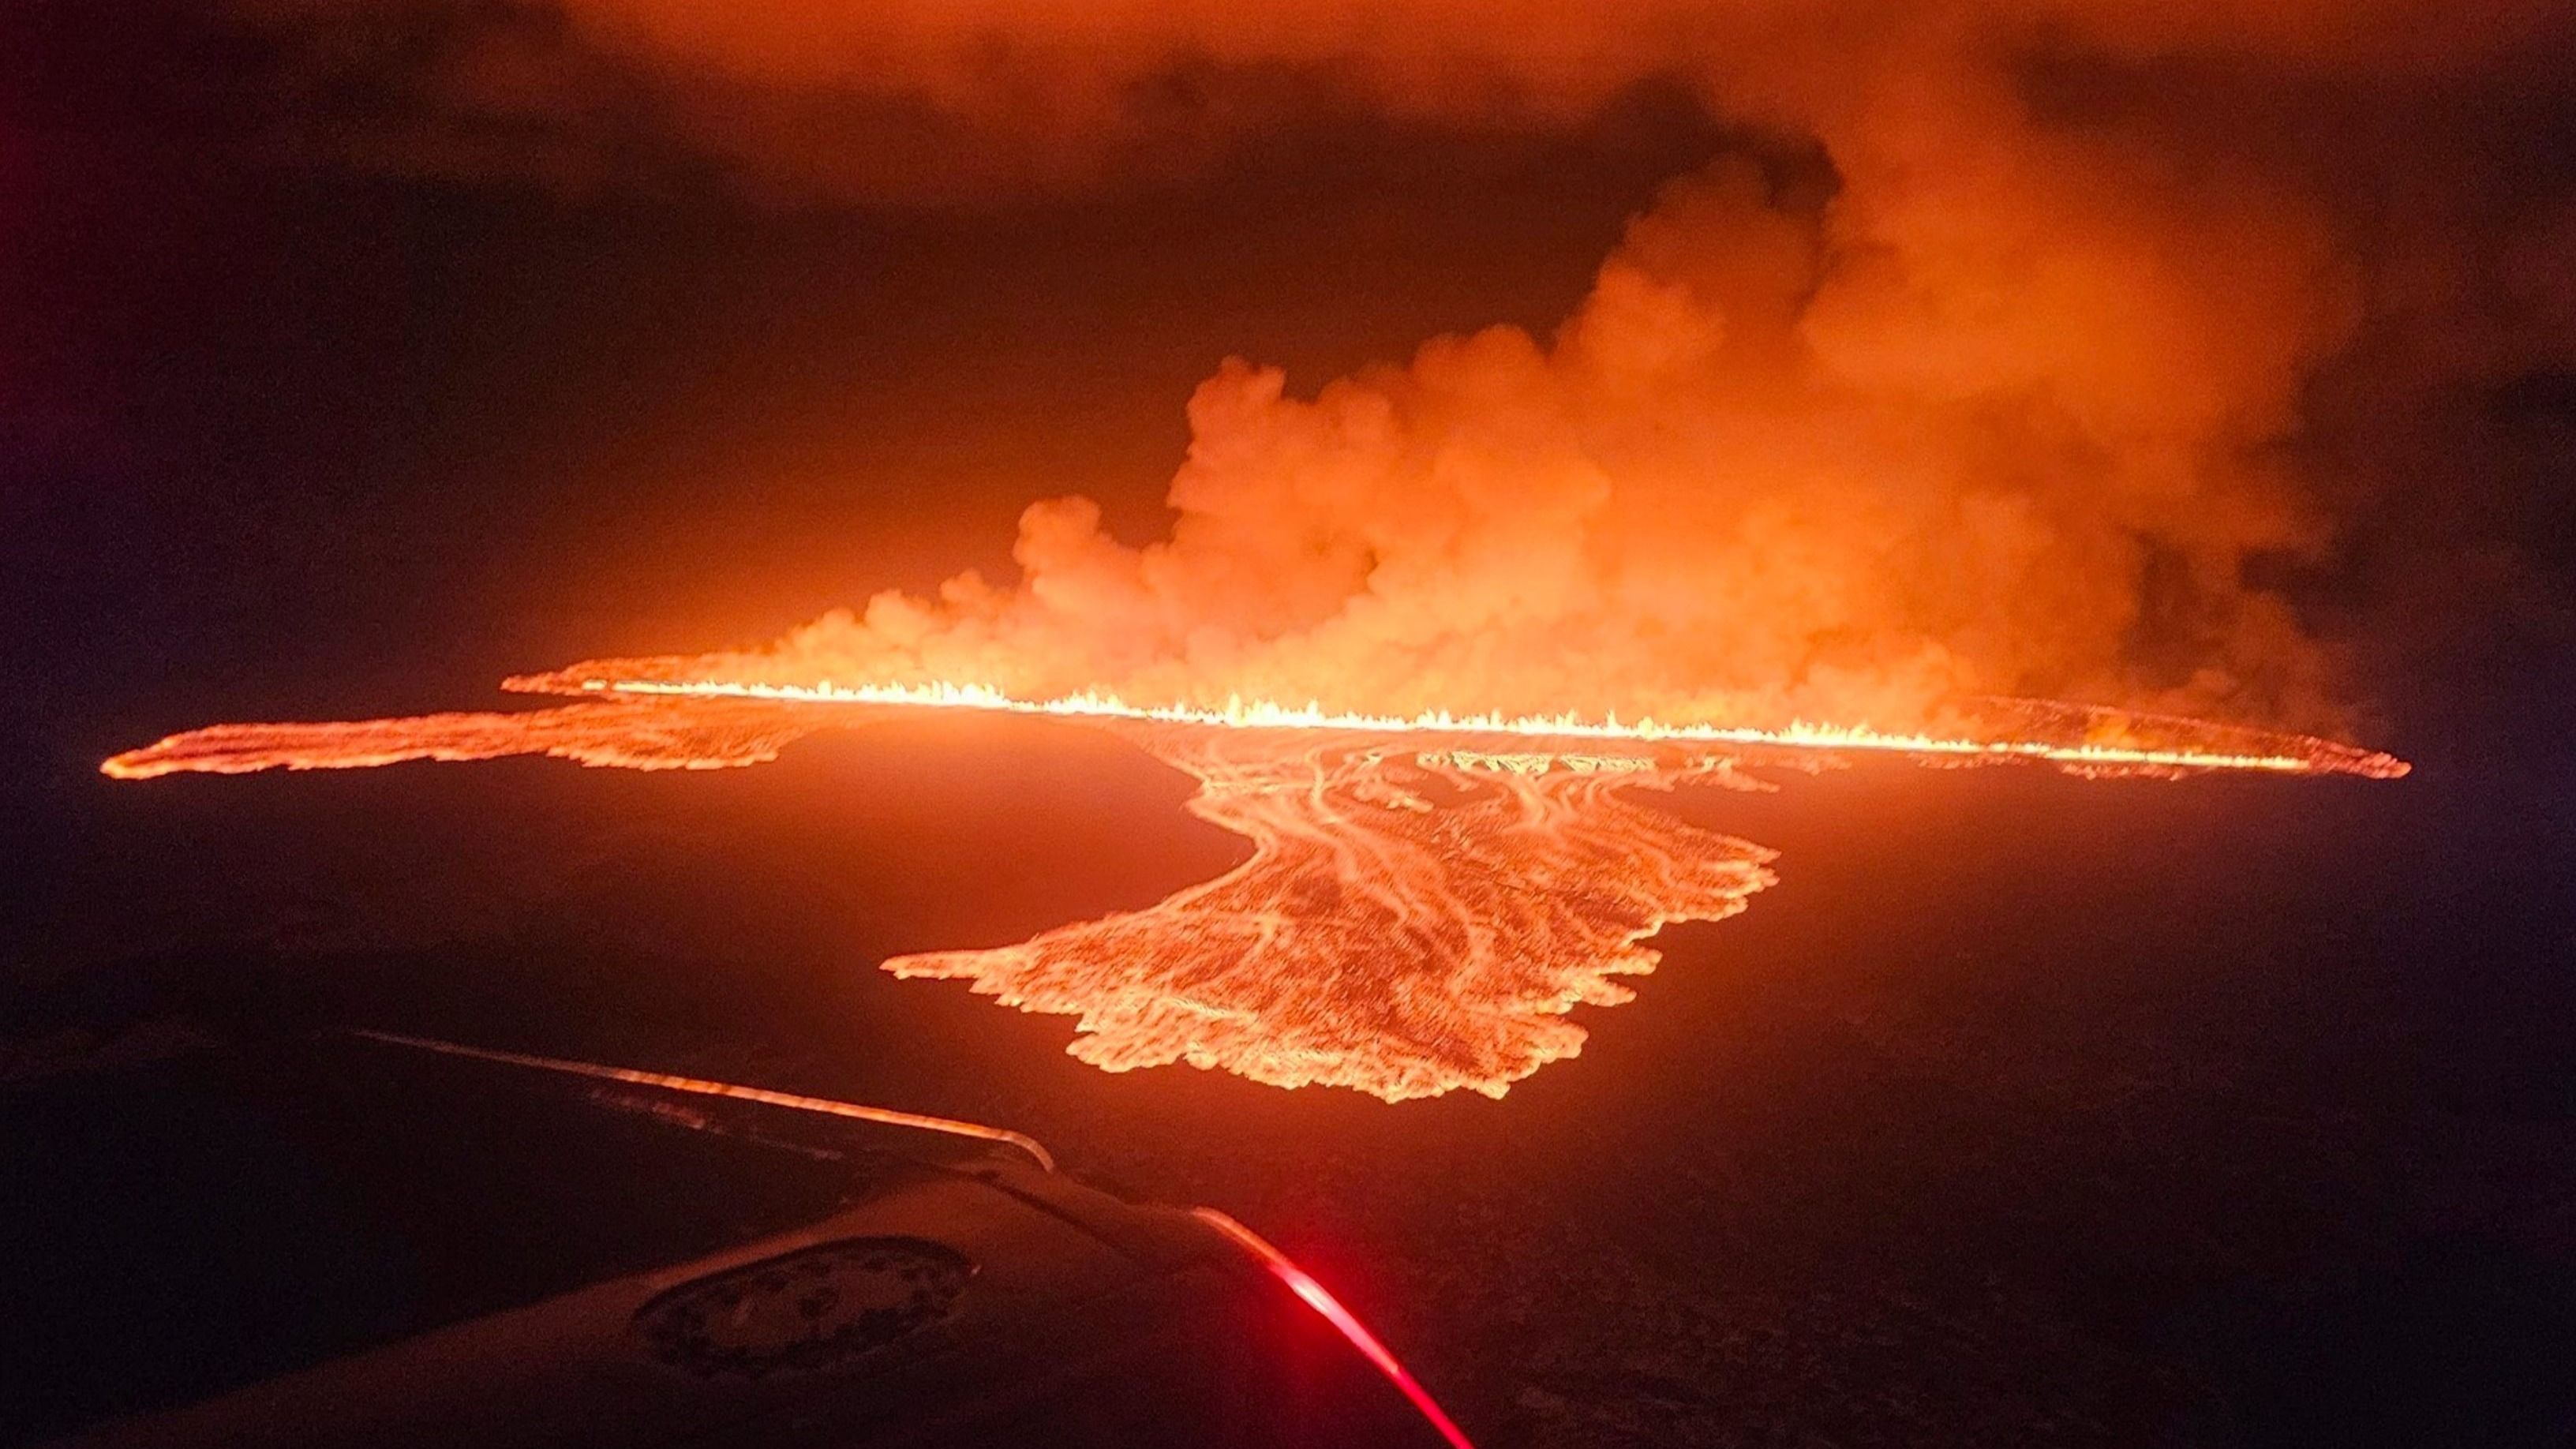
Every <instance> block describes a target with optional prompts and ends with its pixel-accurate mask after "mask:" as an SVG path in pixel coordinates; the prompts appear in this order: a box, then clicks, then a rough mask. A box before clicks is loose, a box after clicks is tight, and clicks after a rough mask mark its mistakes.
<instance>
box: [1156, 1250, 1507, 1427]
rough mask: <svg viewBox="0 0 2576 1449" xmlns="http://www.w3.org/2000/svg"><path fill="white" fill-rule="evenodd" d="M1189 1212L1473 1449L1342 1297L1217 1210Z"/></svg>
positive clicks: (1425, 1414) (1434, 1423)
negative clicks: (1232, 1243)
mask: <svg viewBox="0 0 2576 1449" xmlns="http://www.w3.org/2000/svg"><path fill="white" fill-rule="evenodd" d="M1190 1213H1191V1215H1192V1216H1194V1217H1196V1218H1197V1219H1198V1220H1199V1221H1200V1222H1203V1223H1206V1224H1207V1225H1208V1226H1209V1227H1212V1228H1214V1229H1216V1230H1217V1231H1218V1232H1220V1233H1223V1234H1225V1235H1226V1236H1227V1237H1229V1238H1232V1239H1233V1240H1234V1241H1235V1242H1236V1243H1237V1244H1239V1245H1241V1246H1242V1248H1243V1250H1244V1251H1245V1252H1247V1253H1250V1254H1251V1255H1252V1256H1254V1257H1256V1258H1258V1259H1260V1260H1261V1266H1263V1267H1265V1268H1267V1269H1269V1270H1270V1275H1271V1276H1272V1277H1274V1278H1277V1279H1278V1280H1279V1281H1280V1282H1282V1283H1285V1284H1287V1285H1288V1288H1289V1291H1291V1292H1293V1293H1295V1294H1296V1295H1297V1296H1298V1297H1299V1298H1301V1299H1303V1300H1305V1303H1306V1306H1307V1307H1309V1308H1312V1309H1314V1310H1315V1311H1316V1312H1317V1313H1320V1314H1322V1315H1323V1316H1324V1321H1325V1322H1327V1323H1330V1324H1331V1325H1333V1327H1334V1328H1335V1329H1337V1330H1339V1331H1340V1333H1341V1335H1342V1337H1344V1338H1346V1339H1348V1340H1350V1344H1351V1347H1353V1348H1355V1349H1358V1350H1359V1351H1360V1356H1361V1357H1362V1358H1365V1359H1367V1360H1368V1361H1369V1362H1370V1363H1373V1364H1376V1365H1377V1370H1378V1372H1379V1373H1382V1374H1384V1375H1386V1381H1387V1382H1388V1383H1391V1384H1393V1385H1395V1386H1396V1388H1397V1389H1399V1390H1401V1391H1402V1392H1403V1394H1404V1396H1405V1397H1406V1398H1407V1399H1410V1400H1412V1401H1413V1407H1414V1408H1416V1409H1418V1410H1420V1411H1421V1413H1422V1417H1423V1418H1425V1419H1428V1420H1429V1421H1431V1427H1433V1428H1435V1429H1437V1430H1439V1431H1440V1437H1442V1438H1444V1439H1446V1440H1448V1441H1449V1442H1450V1444H1452V1445H1453V1446H1455V1449H1476V1446H1475V1445H1474V1444H1473V1443H1470V1442H1469V1441H1468V1438H1467V1432H1466V1431H1465V1430H1463V1429H1461V1428H1459V1427H1458V1426H1457V1424H1456V1423H1454V1422H1453V1421H1452V1420H1451V1419H1450V1417H1449V1415H1448V1414H1447V1413H1445V1412H1444V1411H1442V1409H1441V1407H1440V1404H1439V1402H1438V1401H1437V1400H1435V1399H1433V1398H1432V1397H1431V1391H1430V1390H1428V1389H1426V1388H1424V1387H1423V1386H1422V1385H1421V1384H1420V1383H1418V1382H1416V1381H1415V1380H1414V1377H1413V1375H1412V1374H1410V1373H1408V1372H1406V1370H1405V1367H1404V1365H1403V1364H1401V1363H1399V1362H1397V1361H1396V1357H1395V1355H1394V1354H1392V1353H1390V1352H1388V1351H1387V1347H1386V1345H1385V1344H1382V1343H1380V1342H1378V1341H1377V1335H1376V1334H1374V1333H1371V1332H1369V1331H1368V1325H1367V1324H1365V1323H1362V1322H1360V1321H1359V1318H1358V1316H1357V1315H1355V1314H1353V1313H1352V1312H1351V1311H1350V1310H1349V1309H1347V1308H1344V1307H1343V1306H1342V1305H1341V1301H1340V1300H1339V1299H1337V1298H1335V1297H1333V1295H1332V1294H1331V1293H1330V1292H1328V1291H1326V1289H1325V1287H1324V1285H1323V1284H1321V1283H1318V1282H1316V1281H1315V1279H1314V1276H1313V1275H1312V1274H1310V1273H1308V1272H1307V1271H1306V1270H1305V1269H1303V1268H1300V1267H1298V1266H1297V1265H1296V1264H1295V1263H1293V1262H1291V1261H1290V1260H1289V1258H1288V1255H1287V1254H1285V1253H1283V1252H1281V1251H1279V1250H1278V1249H1277V1248H1274V1247H1272V1246H1271V1245H1270V1242H1269V1240H1268V1239H1266V1238H1264V1237H1262V1236H1261V1235H1260V1234H1259V1233H1256V1232H1254V1231H1253V1230H1252V1229H1250V1228H1247V1227H1245V1226H1244V1225H1243V1224H1241V1223H1239V1222H1236V1221H1235V1220H1234V1219H1232V1218H1230V1217H1227V1216H1226V1215H1225V1214H1223V1213H1221V1212H1218V1211H1217V1210H1216V1209H1215V1208H1192V1209H1190Z"/></svg>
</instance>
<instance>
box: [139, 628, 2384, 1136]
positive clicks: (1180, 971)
mask: <svg viewBox="0 0 2576 1449" xmlns="http://www.w3.org/2000/svg"><path fill="white" fill-rule="evenodd" d="M509 685H510V687H512V688H515V689H520V690H526V691H541V692H557V693H570V694H576V695H580V696H582V698H581V699H580V700H579V701H578V702H576V703H572V704H566V705H561V706H557V707H554V708H549V709H537V710H528V711H523V712H518V713H507V714H503V713H473V714H434V715H423V716H419V717H416V718H409V719H380V720H363V721H354V722H347V723H321V724H251V725H216V726H213V727H211V728H208V729H201V730H193V731H190V732H188V733H186V734H180V735H173V736H171V737H170V738H168V739H165V740H162V741H160V742H159V743H158V744H155V745H152V746H149V747H148V748H145V749H140V750H135V751H131V752H128V753H126V754H121V755H118V756H116V757H115V758H114V759H111V760H109V761H107V762H106V763H105V764H104V765H103V766H102V767H101V768H102V769H103V770H104V771H105V772H106V773H107V774H109V775H112V776H115V777H117V778H120V779H140V778H145V777H149V776H155V775H164V774H169V773H173V772H179V771H204V772H213V773H222V774H231V773H240V772H245V771H252V770H262V769H269V768H272V767H284V768H287V769H332V768H348V767H359V766H371V765H384V764H391V763H395V762H397V761H402V760H416V759H434V760H479V759H490V758H494V757H498V756H503V755H516V754H545V755H553V756H558V757H562V758H568V759H573V760H578V761H580V762H581V763H583V764H585V765H600V766H615V767H619V768H624V769H640V770H659V769H712V768H720V767H724V766H732V765H748V764H756V763H759V762H761V761H764V760H770V759H774V758H776V757H777V755H778V752H779V751H780V750H781V749H783V748H785V747H786V746H787V745H789V744H791V743H793V742H795V741H796V740H798V739H801V738H803V737H804V736H806V735H808V734H812V733H814V732H816V731H819V730H824V729H829V728H835V727H841V726H848V725H855V724H860V723H864V722H866V721H868V720H870V719H874V718H883V717H886V716H887V715H889V714H891V713H894V712H898V711H914V710H925V709H947V710H986V711H999V712H1005V713H1013V714H1037V715H1046V716H1052V717H1057V718H1062V719H1067V720H1071V721H1075V722H1079V723H1083V724H1086V725H1090V726H1093V727H1097V728H1102V729H1107V730H1111V731H1113V732H1115V733H1117V734H1119V735H1121V736H1123V737H1125V738H1127V739H1129V740H1131V741H1133V742H1134V743H1135V744H1137V745H1138V746H1140V747H1141V748H1143V749H1145V750H1146V751H1148V752H1150V753H1151V754H1153V755H1154V756H1155V757H1156V758H1158V759H1160V760H1162V761H1164V762H1165V763H1167V764H1170V765H1172V766H1173V767H1175V768H1177V769H1180V770H1182V771H1184V772H1186V773H1188V774H1189V775H1191V776H1192V777H1194V778H1195V779H1197V780H1198V782H1199V792H1198V794H1197V795H1196V796H1195V797H1194V798H1192V799H1191V801H1190V802H1189V809H1190V811H1191V812H1192V813H1193V814H1196V815H1198V816H1199V817H1200V818H1202V819H1205V820H1207V821H1209V822H1211V823H1213V824H1215V825H1218V826H1220V827H1222V828H1224V829H1226V830H1228V831H1231V832H1233V833H1234V834H1236V835H1239V836H1242V837H1243V838H1244V839H1246V840H1248V841H1250V842H1251V843H1252V847H1253V850H1252V856H1251V858H1250V859H1249V860H1247V861H1245V862H1244V863H1243V864H1242V865H1240V866H1238V867H1236V868H1235V869H1234V870H1232V871H1229V872H1227V873H1226V874H1225V875H1223V876H1221V877H1219V878H1217V879H1215V880H1211V881H1208V882H1205V883H1203V884H1200V885H1195V886H1191V887H1188V888H1186V889H1184V890H1181V891H1178V892H1176V893H1174V894H1173V895H1171V896H1169V897H1167V898H1165V899H1164V900H1162V901H1161V902H1159V903H1157V904H1155V905H1153V906H1150V907H1148V908H1146V909H1144V910H1141V911H1131V912H1122V913H1119V914H1115V915H1111V916H1108V917H1105V918H1103V919H1100V920H1096V921H1087V922H1079V923H1075V924H1071V925H1066V926H1061V927H1058V928H1056V929H1053V930H1049V931H1045V932H1042V933H1040V934H1039V935H1037V936H1036V937H1034V938H1032V939H1030V940H1028V941H1025V942H1022V943H1020V944H1018V945H1014V946H1003V947H999V948H995V949H991V950H978V951H934V952H926V953H922V954H918V955H911V956H900V957H896V958H894V959H892V960H889V961H887V962H885V963H884V966H885V969H886V970H888V971H891V972H893V973H894V974H895V975H898V976H907V977H911V976H929V977H953V978H961V979H964V980H966V981H968V982H970V983H971V985H972V986H973V989H974V990H976V991H979V992H983V993H986V994H988V995H992V996H994V997H996V998H998V999H999V1000H1001V1001H1002V1002H1003V1003H1005V1004H1007V1005H1012V1006H1017V1007H1020V1008H1021V1009H1023V1010H1026V1011H1037V1012H1050V1013H1057V1014H1062V1015H1067V1016H1072V1017H1074V1018H1075V1019H1076V1022H1075V1039H1074V1041H1073V1043H1072V1045H1071V1047H1070V1048H1069V1050H1070V1051H1071V1052H1072V1053H1073V1054H1074V1055H1075V1056H1077V1057H1079V1058H1081V1059H1082V1060H1084V1061H1087V1062H1090V1063H1092V1064H1093V1065H1095V1066H1098V1067H1101V1068H1103V1069H1104V1070H1108V1071H1113V1072H1115V1071H1125V1070H1128V1069H1130V1068H1133V1067H1145V1066H1160V1065H1164V1064H1167V1063H1171V1062H1176V1061H1186V1062H1189V1063H1190V1064H1192V1065H1194V1066H1200V1067H1221V1068H1223V1069H1225V1070H1227V1071H1231V1072H1236V1073H1239V1074H1241V1075H1243V1076H1246V1077H1249V1078H1251V1079H1253V1080H1255V1081H1259V1082H1266V1083H1269V1084H1272V1085H1275V1086H1281V1087H1299V1086H1306V1085H1309V1084H1324V1085H1331V1086H1343V1087H1352V1088H1356V1089H1358V1090H1360V1091H1364V1092H1369V1093H1372V1094H1374V1095H1376V1096H1379V1097H1383V1098H1385V1099H1387V1100H1389V1101H1397V1100H1402V1099H1405V1098H1409V1097H1422V1096H1434V1095H1438V1094H1440V1093H1443V1092H1448V1091H1452V1090H1455V1089H1457V1088H1461V1087H1464V1088H1468V1089H1471V1090H1474V1091H1479V1092H1483V1093H1486V1094H1488V1095H1491V1096H1497V1097H1499V1096H1501V1095H1502V1094H1503V1093H1504V1091H1505V1089H1506V1088H1507V1087H1508V1086H1509V1085H1510V1084H1511V1083H1512V1082H1514V1081H1517V1080H1519V1079H1520V1078H1522V1077H1525V1076H1528V1075H1529V1074H1530V1073H1532V1072H1534V1071H1536V1070H1538V1069H1539V1068H1540V1067H1541V1066H1544V1065H1546V1064H1547V1063H1548V1062H1551V1061H1556V1060H1559V1059H1561V1058H1565V1057H1569V1056H1573V1055H1575V1054H1576V1053H1577V1052H1578V1051H1579V1050H1580V1049H1581V1046H1582V1042H1583V1039H1584V1030H1583V1028H1582V1027H1580V1026H1577V1025H1576V1024H1575V1023H1573V1022H1572V1021H1570V1020H1568V1019H1567V1013H1568V1012H1569V1011H1570V1010H1571V1009H1572V1008H1573V1007H1574V1006H1576V1005H1578V1004H1589V1005H1596V1006H1610V1005H1616V1004H1618V1003H1620V1002H1623V1001H1626V1000H1628V999H1629V997H1630V995H1631V993H1630V992H1629V991H1628V990H1627V988H1625V987H1624V986H1622V985H1620V984H1619V983H1618V982H1617V981H1616V980H1615V979H1614V978H1616V977H1618V976H1620V975H1624V974H1634V973H1642V972H1646V971H1651V970H1652V969H1654V966H1655V963H1656V962H1657V960H1658V959H1659V957H1658V953H1657V952H1655V951H1654V950H1653V949H1652V948H1650V947H1648V946H1646V945H1644V944H1642V943H1643V942H1644V941H1645V940H1646V939H1647V938H1648V937H1651V936H1652V935H1654V933H1655V932H1656V931H1658V930H1659V929H1661V928H1662V927H1663V926H1664V925H1666V924H1668V923H1671V922H1676V921H1709V920H1718V919H1722V918H1724V917H1726V916H1730V915H1733V914H1735V913H1736V912H1737V911H1740V910H1742V909H1744V906H1745V903H1746V901H1747V899H1748V898H1749V897H1750V896H1752V895H1753V893H1754V892H1756V891H1758V890H1760V889H1761V888H1762V887H1764V886H1765V885H1767V884H1769V883H1770V882H1771V880H1772V876H1771V873H1770V871H1769V870H1768V868H1767V865H1768V862H1769V861H1770V859H1771V852H1770V851H1768V850H1765V849H1763V848H1762V847H1760V846H1757V845H1753V844H1750V843H1747V842H1745V841H1742V840H1736V839H1733V838H1731V837H1728V836H1723V835H1719V834H1716V833H1714V832H1711V831H1707V830H1703V829H1701V828H1699V827H1697V826H1694V825H1690V824H1687V823H1685V822H1683V821H1682V820H1680V819H1678V818H1677V817H1675V816H1674V815H1672V814H1671V813H1669V812H1667V811H1664V810H1660V809H1657V808H1655V807H1654V804H1653V803H1652V800H1651V798H1650V796H1651V794H1652V792H1658V791H1668V790H1670V789H1672V788H1674V787H1676V786H1677V785H1681V784H1686V783H1698V784H1709V785H1715V786H1720V787H1725V788H1734V789H1756V790H1758V789H1768V788H1770V787H1769V786H1768V785H1766V784H1764V783H1762V782H1761V781H1759V780H1756V779H1754V778H1752V777H1749V776H1746V775H1744V774H1742V773H1740V772H1739V768H1738V767H1739V766H1741V765H1761V764H1801V765H1805V766H1807V767H1810V768H1812V767H1815V766H1816V765H1818V764H1829V763H1833V762H1835V761H1836V760H1838V759H1839V758H1840V757H1842V756H1845V755H1847V754H1850V753H1853V752H1859V751H1875V752H1885V753H1894V754H1898V755H1903V756H1908V757H1912V758H1915V759H1918V760H1921V761H1924V762H1926V763H1938V764H1960V763H1985V762H2003V761H2038V762H2044V763H2048V764H2052V765H2055V766H2057V767H2059V768H2062V769H2066V770H2070V771H2073V772H2075V773H2079V774H2086V775H2099V774H2151V775H2178V774H2188V773H2193V772H2196V771H2205V770H2252V771H2264V772H2271V773H2280V774H2349V775H2360V776H2365V777H2370V778H2378V779H2388V778H2394V777H2396V776H2399V775H2402V774H2404V773H2406V769H2407V767H2406V765H2405V763H2404V762H2402V761H2399V760H2396V759H2394V758H2392V757H2390V756H2387V755H2382V754H2372V753H2369V752H2366V751H2362V750H2358V749H2354V748H2352V747H2350V746H2346V745H2340V744H2335V743H2333V742H2331V741H2326V740H2319V739H2312V738H2308V737H2305V736H2297V735H2280V734H2269V733H2264V732H2259V731H2250V730H2242V729H2234V728H2230V727H2224V726H2216V725H2209V724H2204V723H2200V722H2197V721H2190V720H2176V719H2163V718H2155V717H2144V716H2132V715H2122V714H2118V713H2114V712H2109V711H2100V710H2088V709H2082V708H2079V707H2075V706H2068V705H2055V704H2046V703H2036V702H2031V701H1988V702H1985V703H1983V704H1982V705H1980V706H1978V707H1977V708H1976V709H1974V710H1970V711H1967V712H1965V713H1963V714H1962V715H1961V718H1962V720H1963V721H1968V722H1972V723H1973V724H1974V725H1975V726H1976V728H1975V729H1974V732H1967V730H1966V727H1965V726H1964V725H1963V732H1961V733H1958V734H1955V735H1932V734H1921V733H1884V732H1880V731H1875V730H1870V729H1866V728H1859V727H1835V726H1822V725H1798V724H1793V725H1790V726H1787V727H1785V728H1782V729H1754V728H1746V727H1734V726H1719V725H1706V724H1660V723H1656V722H1652V721H1643V720H1641V721H1636V722H1631V723H1625V724H1623V723H1620V722H1618V721H1616V720H1613V719H1607V718H1604V719H1599V720H1588V719H1583V718H1578V717H1573V716H1559V717H1522V718H1508V719H1506V718H1496V717H1491V716H1476V717H1468V718H1454V717H1451V716H1447V715H1426V716H1420V717H1412V718H1389V717H1382V716H1372V715H1362V714H1333V713H1327V712H1325V711H1322V710H1320V709H1317V708H1314V707H1312V706H1308V707H1306V708H1302V709H1301V708H1291V707H1285V706H1281V705H1277V704H1272V703H1265V702H1254V703H1243V702H1239V701H1237V702H1230V703H1228V704H1226V705H1224V706H1221V707H1214V708H1201V707H1188V706H1173V707H1144V706H1136V705H1131V704H1128V703H1126V702H1124V701H1121V700H1118V699H1116V698H1113V697H1109V696H1104V695H1077V696H1070V697H1066V698H1061V699H1053V700H1044V701H1027V700H1019V699H1013V698H1011V697H1008V696H1006V695H1002V694H1000V693H997V692H995V691H992V690H989V689H980V688H975V687H970V686H958V685H858V686H836V685H830V684H816V685H797V684H778V683H747V682H734V681H723V680H692V679H654V678H635V677H622V678H602V677H597V676H596V675H591V674H585V673H582V672H580V671H572V672H566V673H562V674H554V675H537V676H529V677H524V678H520V679H513V680H511V681H509Z"/></svg>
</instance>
